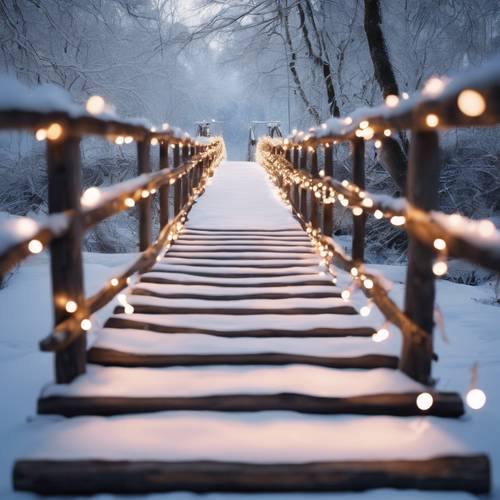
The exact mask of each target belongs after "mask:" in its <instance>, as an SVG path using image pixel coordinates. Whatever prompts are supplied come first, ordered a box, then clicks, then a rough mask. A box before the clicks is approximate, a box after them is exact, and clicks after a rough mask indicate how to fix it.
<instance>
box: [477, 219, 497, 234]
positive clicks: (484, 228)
mask: <svg viewBox="0 0 500 500" xmlns="http://www.w3.org/2000/svg"><path fill="white" fill-rule="evenodd" d="M477 229H478V232H479V235H480V236H482V237H483V238H489V237H490V236H493V235H494V234H495V231H496V227H495V224H493V222H491V221H490V220H487V219H485V220H482V221H479V223H478V226H477Z"/></svg>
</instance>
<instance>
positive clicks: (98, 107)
mask: <svg viewBox="0 0 500 500" xmlns="http://www.w3.org/2000/svg"><path fill="white" fill-rule="evenodd" d="M85 109H86V110H87V112H88V113H90V114H91V115H100V114H101V113H103V112H104V110H105V109H106V101H105V100H104V99H103V98H102V97H101V96H100V95H93V96H92V97H89V98H88V99H87V104H86V105H85Z"/></svg>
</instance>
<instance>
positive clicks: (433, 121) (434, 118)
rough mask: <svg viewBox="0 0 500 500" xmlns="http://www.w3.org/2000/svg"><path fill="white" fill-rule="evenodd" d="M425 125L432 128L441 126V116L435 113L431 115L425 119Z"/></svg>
mask: <svg viewBox="0 0 500 500" xmlns="http://www.w3.org/2000/svg"><path fill="white" fill-rule="evenodd" d="M425 124H426V125H427V126H428V127H430V128H435V127H437V126H438V125H439V116H438V115H435V114H434V113H429V114H428V115H427V116H426V117H425Z"/></svg>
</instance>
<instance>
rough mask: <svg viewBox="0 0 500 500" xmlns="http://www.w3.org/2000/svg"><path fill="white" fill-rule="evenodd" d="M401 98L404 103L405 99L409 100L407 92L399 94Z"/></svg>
mask: <svg viewBox="0 0 500 500" xmlns="http://www.w3.org/2000/svg"><path fill="white" fill-rule="evenodd" d="M401 97H402V98H403V99H404V100H405V101H406V99H409V98H410V94H408V92H403V93H402V94H401Z"/></svg>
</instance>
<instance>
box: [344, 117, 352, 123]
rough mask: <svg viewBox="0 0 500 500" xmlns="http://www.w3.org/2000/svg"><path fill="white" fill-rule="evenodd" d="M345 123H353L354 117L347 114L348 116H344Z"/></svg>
mask: <svg viewBox="0 0 500 500" xmlns="http://www.w3.org/2000/svg"><path fill="white" fill-rule="evenodd" d="M344 123H345V124H346V125H351V124H352V118H351V117H350V116H347V117H346V118H344Z"/></svg>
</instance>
